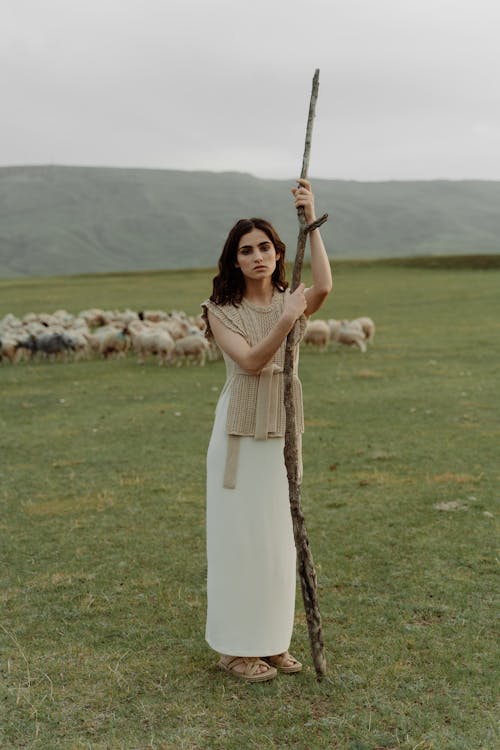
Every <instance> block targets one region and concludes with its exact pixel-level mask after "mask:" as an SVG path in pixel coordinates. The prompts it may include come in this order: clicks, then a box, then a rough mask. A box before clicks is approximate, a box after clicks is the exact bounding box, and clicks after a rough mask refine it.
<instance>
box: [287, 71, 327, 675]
mask: <svg viewBox="0 0 500 750" xmlns="http://www.w3.org/2000/svg"><path fill="white" fill-rule="evenodd" d="M318 87H319V69H318V70H316V71H315V73H314V78H313V83H312V91H311V100H310V103H309V117H308V119H307V129H306V142H305V147H304V158H303V160H302V171H301V173H300V176H301V177H303V178H307V171H308V169H309V154H310V151H311V138H312V128H313V121H314V113H315V109H316V100H317V98H318ZM297 214H298V220H299V235H298V238H297V252H296V255H295V263H294V266H293V276H292V288H291V291H292V292H293V291H295V289H296V288H297V287H298V285H299V284H300V274H301V272H302V263H303V260H304V251H305V247H306V239H307V235H308V233H309V232H312V230H313V229H317V228H318V227H320V226H321V225H322V224H324V222H325V221H326V220H327V218H328V214H324V215H323V216H321V218H319V219H317V220H316V221H314V222H312V223H311V224H306V219H305V214H304V208H303V207H302V206H299V208H298V209H297ZM293 340H294V329H292V330H291V331H290V333H289V334H288V336H287V340H286V349H285V363H284V367H283V374H284V400H285V411H286V431H285V450H284V455H285V465H286V471H287V476H288V491H289V495H290V511H291V514H292V522H293V534H294V537H295V547H296V549H297V567H298V571H299V577H300V585H301V588H302V598H303V600H304V609H305V612H306V618H307V626H308V630H309V641H310V643H311V653H312V658H313V662H314V668H315V669H316V676H317V679H318V681H319V680H321V679H322V678H323V677H324V675H325V674H326V659H325V653H324V644H323V633H322V629H321V614H320V611H319V604H318V592H317V582H316V571H315V569H314V561H313V556H312V552H311V548H310V546H309V539H308V538H307V530H306V524H305V519H304V514H303V512H302V506H301V503H300V483H299V461H298V458H299V456H298V450H299V449H298V440H297V432H296V427H295V425H296V421H295V406H294V401H293V396H292V373H293Z"/></svg>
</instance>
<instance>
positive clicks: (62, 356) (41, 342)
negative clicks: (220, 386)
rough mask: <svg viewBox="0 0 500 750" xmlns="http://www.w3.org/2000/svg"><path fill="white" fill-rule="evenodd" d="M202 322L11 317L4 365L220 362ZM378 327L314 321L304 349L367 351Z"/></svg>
mask: <svg viewBox="0 0 500 750" xmlns="http://www.w3.org/2000/svg"><path fill="white" fill-rule="evenodd" d="M204 328H205V324H204V322H203V320H202V318H201V316H197V317H191V316H188V315H186V313H184V312H177V311H173V312H170V313H167V312H164V311H163V310H145V311H141V312H135V311H134V310H124V311H120V310H99V309H96V308H93V309H89V310H82V311H81V312H80V313H78V315H72V314H71V313H69V312H67V311H66V310H57V311H56V312H54V313H52V314H47V313H39V314H35V313H28V314H27V315H25V316H24V317H23V318H22V319H20V318H17V317H16V316H14V315H12V314H10V313H9V314H8V315H6V316H5V317H4V318H3V319H2V320H0V362H10V363H12V364H14V363H16V362H19V361H21V360H33V359H35V358H41V359H59V360H68V359H80V358H82V357H90V356H92V355H94V356H100V357H103V358H105V359H108V358H111V357H118V356H124V355H125V354H126V353H127V352H128V351H133V352H135V354H136V356H137V361H138V362H139V363H142V362H144V361H145V360H146V358H148V357H154V358H156V359H157V361H158V364H160V365H180V364H183V363H194V364H199V365H204V364H205V361H206V359H207V358H208V359H210V360H213V359H218V358H220V356H221V355H220V351H219V349H218V348H217V347H216V345H215V344H213V343H211V342H209V341H208V340H207V339H206V338H205V335H204ZM374 334H375V326H374V323H373V321H372V320H371V319H370V318H358V319H357V320H352V321H336V320H328V321H324V320H314V321H309V322H308V325H307V329H306V333H305V336H304V343H306V344H311V345H313V346H316V347H318V348H320V349H326V348H327V347H328V345H329V343H330V341H336V342H339V343H342V344H347V345H349V346H358V347H359V348H360V350H361V351H363V352H364V351H366V343H367V342H371V341H373V337H374Z"/></svg>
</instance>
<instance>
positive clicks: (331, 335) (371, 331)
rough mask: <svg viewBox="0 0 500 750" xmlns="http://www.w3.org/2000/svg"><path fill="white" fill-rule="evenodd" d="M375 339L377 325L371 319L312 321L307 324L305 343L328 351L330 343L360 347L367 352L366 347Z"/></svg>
mask: <svg viewBox="0 0 500 750" xmlns="http://www.w3.org/2000/svg"><path fill="white" fill-rule="evenodd" d="M374 338H375V323H374V322H373V320H372V319H371V318H355V319H354V320H333V319H330V320H310V321H308V323H307V328H306V332H305V335H304V343H305V344H312V345H314V346H317V347H319V348H320V349H326V348H327V346H328V344H329V343H330V341H336V342H337V343H339V344H346V345H347V346H358V347H359V348H360V349H361V351H362V352H366V345H367V343H368V344H371V343H372V342H373V339H374Z"/></svg>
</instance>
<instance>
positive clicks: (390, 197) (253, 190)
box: [0, 165, 500, 277]
mask: <svg viewBox="0 0 500 750" xmlns="http://www.w3.org/2000/svg"><path fill="white" fill-rule="evenodd" d="M292 185H293V180H290V181H287V180H263V179H259V178H256V177H253V176H251V175H249V174H241V173H237V172H223V173H211V172H182V171H175V170H150V169H118V168H104V167H61V166H52V165H50V166H33V167H30V166H20V167H3V168H0V276H2V277H14V276H48V275H50V276H52V275H67V274H79V273H99V272H112V271H132V270H147V269H167V268H193V267H210V266H214V265H215V263H216V260H217V257H218V255H219V252H220V248H221V246H222V243H223V241H224V238H225V235H226V233H227V231H228V229H229V228H230V226H231V225H232V224H233V223H234V221H236V220H237V219H238V218H240V217H242V216H252V215H253V216H264V217H266V218H270V219H271V220H272V221H273V223H274V224H275V225H276V227H277V228H278V230H279V232H280V233H281V235H282V237H283V239H284V240H285V242H286V243H287V245H288V246H289V248H291V250H292V253H293V252H294V249H295V237H296V233H297V222H296V217H295V211H294V209H293V204H292V201H291V195H290V193H289V190H290V187H291V186H292ZM314 187H315V192H316V196H317V198H316V204H317V208H318V211H320V212H323V211H327V212H328V213H329V214H330V220H329V221H328V223H327V224H326V225H325V226H324V228H323V230H322V231H323V235H324V238H325V243H326V245H327V247H328V250H329V253H330V255H331V257H337V258H351V259H360V258H382V257H383V258H391V257H408V256H415V255H443V254H444V255H448V254H479V253H480V254H485V253H486V254H490V253H492V254H493V253H499V252H500V211H499V207H500V182H486V181H463V182H450V181H445V180H438V181H430V182H379V183H362V182H349V181H339V180H319V179H318V180H314Z"/></svg>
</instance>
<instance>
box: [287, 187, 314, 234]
mask: <svg viewBox="0 0 500 750" xmlns="http://www.w3.org/2000/svg"><path fill="white" fill-rule="evenodd" d="M297 182H298V187H296V188H292V193H293V197H294V198H295V208H299V206H303V208H304V214H305V218H306V222H307V223H308V224H310V223H311V222H312V221H315V220H316V212H315V210H314V194H313V191H312V189H311V183H310V182H309V180H305V179H303V178H302V177H299V179H298V180H297Z"/></svg>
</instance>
